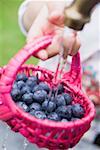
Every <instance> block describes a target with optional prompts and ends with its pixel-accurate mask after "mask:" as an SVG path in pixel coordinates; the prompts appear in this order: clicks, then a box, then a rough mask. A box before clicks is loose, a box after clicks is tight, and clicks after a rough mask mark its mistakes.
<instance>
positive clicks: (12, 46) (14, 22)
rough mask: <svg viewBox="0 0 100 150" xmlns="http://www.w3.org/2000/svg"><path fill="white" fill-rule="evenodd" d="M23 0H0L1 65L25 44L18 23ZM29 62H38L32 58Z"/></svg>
mask: <svg viewBox="0 0 100 150" xmlns="http://www.w3.org/2000/svg"><path fill="white" fill-rule="evenodd" d="M22 1H23V0H0V66H3V65H6V64H7V63H8V62H9V60H10V59H11V57H13V56H14V55H15V54H16V53H17V52H18V51H19V50H20V49H21V48H22V47H23V45H24V44H25V40H26V39H25V37H24V36H23V34H22V33H21V31H20V28H19V25H18V8H19V6H20V4H21V3H22ZM28 63H34V64H36V63H37V59H35V58H34V59H33V58H31V59H30V60H29V61H28Z"/></svg>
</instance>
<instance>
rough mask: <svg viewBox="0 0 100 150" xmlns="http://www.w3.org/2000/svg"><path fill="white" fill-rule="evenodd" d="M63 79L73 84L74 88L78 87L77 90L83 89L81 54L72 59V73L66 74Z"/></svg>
mask: <svg viewBox="0 0 100 150" xmlns="http://www.w3.org/2000/svg"><path fill="white" fill-rule="evenodd" d="M63 79H64V80H66V81H68V82H69V83H70V84H73V85H72V86H76V88H77V87H78V88H80V89H81V88H82V69H81V61H80V53H79V52H78V53H77V54H76V55H74V56H73V57H72V63H71V68H70V71H69V72H67V73H64V75H63Z"/></svg>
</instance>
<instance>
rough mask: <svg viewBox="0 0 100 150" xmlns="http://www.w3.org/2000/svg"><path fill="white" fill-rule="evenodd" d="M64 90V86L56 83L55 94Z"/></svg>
mask: <svg viewBox="0 0 100 150" xmlns="http://www.w3.org/2000/svg"><path fill="white" fill-rule="evenodd" d="M63 92H64V87H63V85H62V84H60V85H58V88H57V94H62V93H63Z"/></svg>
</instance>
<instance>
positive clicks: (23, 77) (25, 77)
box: [16, 73, 28, 82]
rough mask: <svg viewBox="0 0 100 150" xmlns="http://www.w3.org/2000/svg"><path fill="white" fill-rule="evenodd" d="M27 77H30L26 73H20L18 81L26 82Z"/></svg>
mask: <svg viewBox="0 0 100 150" xmlns="http://www.w3.org/2000/svg"><path fill="white" fill-rule="evenodd" d="M27 79H28V77H27V76H26V75H25V74H24V73H21V74H18V75H17V77H16V81H20V80H22V81H24V82H26V80H27Z"/></svg>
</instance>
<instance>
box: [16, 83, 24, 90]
mask: <svg viewBox="0 0 100 150" xmlns="http://www.w3.org/2000/svg"><path fill="white" fill-rule="evenodd" d="M24 86H25V82H24V81H18V82H17V87H18V89H19V90H21V89H22V88H23V87H24Z"/></svg>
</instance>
